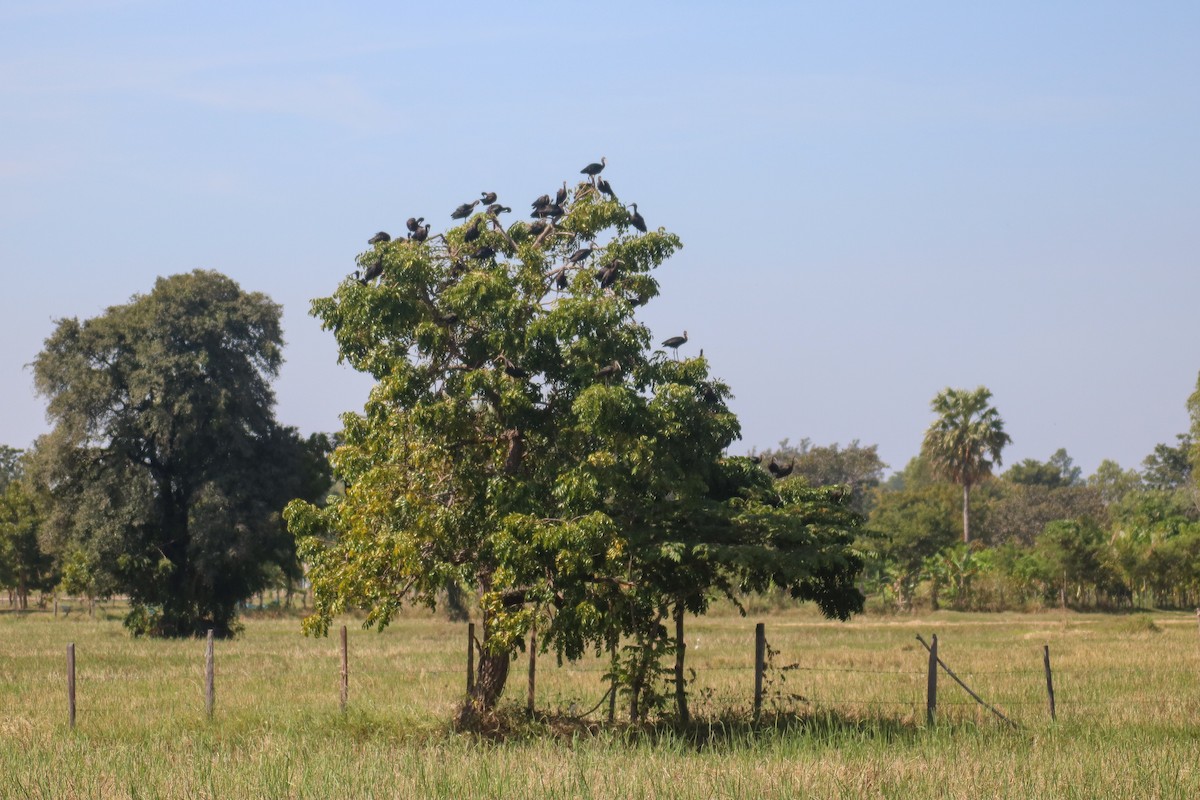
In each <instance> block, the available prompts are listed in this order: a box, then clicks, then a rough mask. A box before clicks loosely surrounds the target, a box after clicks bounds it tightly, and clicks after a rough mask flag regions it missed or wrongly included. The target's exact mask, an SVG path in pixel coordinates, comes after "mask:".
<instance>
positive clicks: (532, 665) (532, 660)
mask: <svg viewBox="0 0 1200 800" xmlns="http://www.w3.org/2000/svg"><path fill="white" fill-rule="evenodd" d="M536 672H537V628H532V629H530V631H529V698H528V699H527V700H526V701H525V713H526V714H528V715H529V716H531V717H532V716H533V697H534V685H535V684H534V681H535V680H536V678H535V674H536Z"/></svg>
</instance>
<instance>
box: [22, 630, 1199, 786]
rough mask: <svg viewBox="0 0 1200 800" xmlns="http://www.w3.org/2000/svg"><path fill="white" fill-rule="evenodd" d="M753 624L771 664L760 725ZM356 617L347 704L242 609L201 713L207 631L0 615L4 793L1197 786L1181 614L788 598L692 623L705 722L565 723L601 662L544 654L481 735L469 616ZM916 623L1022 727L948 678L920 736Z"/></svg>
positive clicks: (697, 694) (1191, 644) (326, 665)
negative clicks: (469, 688) (457, 725)
mask: <svg viewBox="0 0 1200 800" xmlns="http://www.w3.org/2000/svg"><path fill="white" fill-rule="evenodd" d="M760 620H761V621H764V622H765V623H766V626H767V638H768V640H769V641H770V643H771V646H772V648H774V649H775V650H776V651H778V654H777V655H776V656H775V657H774V658H773V660H772V669H770V670H769V671H768V697H767V701H766V704H765V711H766V713H765V714H764V716H763V719H762V720H761V722H760V723H759V724H758V725H755V724H753V722H752V720H751V715H750V710H751V705H752V692H753V673H752V660H753V652H754V622H756V621H760ZM346 622H347V623H348V624H349V625H350V672H351V675H350V707H349V710H348V711H347V713H345V714H343V713H341V712H340V711H339V707H338V686H339V677H338V673H339V656H338V644H337V637H336V636H332V637H330V638H328V639H306V638H304V637H303V636H302V635H301V634H300V633H299V632H298V621H297V620H296V619H295V618H267V617H258V618H250V619H248V620H246V631H245V634H244V635H243V636H242V637H241V638H240V639H238V640H236V641H232V642H218V643H217V646H216V665H217V666H216V672H217V687H216V713H215V715H214V718H213V719H212V720H209V719H207V718H206V716H205V713H204V692H203V675H204V658H203V656H204V642H203V641H196V640H190V641H165V642H164V641H151V640H133V639H130V638H129V637H128V636H127V634H126V633H125V631H124V630H123V629H122V628H121V626H120V623H119V621H117V620H116V619H115V617H114V618H112V619H95V620H93V619H89V618H87V617H81V616H79V615H78V614H75V615H72V616H71V617H70V618H68V619H62V618H59V619H57V620H56V619H54V618H53V616H52V615H50V614H46V613H33V614H28V615H16V614H11V613H0V797H38V798H77V797H102V798H109V797H117V798H122V797H130V798H134V797H137V798H152V797H195V798H242V797H245V798H258V797H295V798H322V797H338V798H347V797H414V798H418V797H420V798H424V797H434V798H437V797H448V798H455V799H456V800H465V798H494V797H522V798H525V797H530V798H543V797H564V798H567V797H570V798H575V797H597V798H601V797H603V798H639V797H645V798H652V797H680V798H709V797H731V798H740V797H745V798H759V797H779V798H783V797H787V798H794V797H807V796H815V797H906V798H907V797H962V798H968V797H970V798H977V797H1022V798H1029V797H1033V798H1042V797H1045V798H1050V797H1054V798H1061V797H1079V798H1093V797H1179V798H1192V797H1200V639H1198V636H1197V626H1196V620H1195V618H1194V617H1193V616H1192V615H1187V614H1162V613H1156V614H1154V615H1153V616H1152V617H1150V618H1148V619H1147V620H1143V619H1140V618H1136V617H1126V616H1102V615H1074V614H1067V615H1062V614H1058V613H1055V614H1044V615H1020V614H994V615H982V614H979V615H976V614H954V613H948V612H939V613H937V614H932V615H928V616H924V617H918V618H910V617H865V618H860V619H857V620H855V621H853V622H851V623H848V624H839V623H830V622H826V621H823V620H821V619H820V618H819V617H816V616H814V615H813V613H812V612H811V611H807V610H803V609H800V610H785V611H779V610H770V609H766V608H762V609H757V610H755V612H754V613H752V615H751V616H750V617H749V618H741V617H739V616H736V615H734V614H731V613H717V614H714V615H713V616H711V617H709V618H707V619H705V620H695V621H689V627H688V640H689V651H688V658H689V666H692V667H694V668H695V669H696V671H697V678H696V681H695V684H694V685H693V710H694V712H695V713H696V714H697V715H698V717H699V718H700V721H699V722H698V723H697V724H695V725H693V726H691V727H690V728H688V729H686V730H681V729H678V728H675V727H672V726H671V725H669V724H659V725H654V726H650V727H647V728H644V729H638V730H631V729H628V728H626V727H624V726H620V725H618V726H616V727H613V728H610V727H608V726H606V725H604V724H602V722H603V711H604V709H605V708H606V707H605V706H602V707H601V710H600V711H598V712H597V713H596V714H594V715H592V716H591V717H590V718H589V719H588V720H575V719H571V718H570V712H571V710H572V709H575V710H576V711H580V710H584V711H585V710H587V709H589V708H591V707H592V706H593V705H595V703H596V701H598V700H599V699H600V698H601V696H602V695H603V693H604V690H605V688H606V687H605V686H604V685H603V683H602V681H601V677H600V676H601V671H602V669H603V665H602V664H600V663H598V662H588V663H584V664H579V665H564V666H562V667H559V666H558V665H557V664H556V662H555V659H554V657H553V656H552V655H542V656H541V657H540V658H539V661H538V667H539V672H538V709H539V712H540V714H541V715H542V717H541V719H540V720H539V721H535V722H531V723H521V722H517V723H514V724H513V725H512V726H511V728H510V729H509V730H508V733H507V735H506V736H505V737H493V738H483V737H479V736H472V735H463V734H456V733H454V732H452V731H451V730H450V727H449V724H448V723H449V720H450V719H451V717H452V716H453V713H454V709H455V707H456V704H457V702H458V700H459V699H460V697H461V694H462V691H463V688H464V682H465V676H464V663H463V662H464V661H465V649H466V646H465V626H463V625H453V624H450V623H446V622H443V621H441V620H437V619H433V618H430V617H427V616H422V615H412V616H409V617H406V618H403V619H401V620H399V621H397V623H396V624H394V625H393V626H392V627H391V628H389V629H388V630H387V631H385V632H384V633H382V634H379V633H376V632H374V631H363V630H362V629H361V628H360V627H359V625H358V623H357V622H356V621H354V620H346ZM1148 622H1149V623H1150V624H1148ZM917 633H921V634H922V635H923V636H924V637H925V638H926V640H928V638H929V635H930V634H932V633H937V634H938V637H939V654H940V655H941V656H942V658H943V660H944V661H945V662H946V663H947V664H948V665H949V666H950V668H951V669H953V670H954V671H955V672H956V673H957V674H959V675H960V676H961V677H962V678H963V679H964V680H966V681H967V682H968V684H969V685H971V686H972V688H973V689H975V690H976V691H977V692H978V693H980V694H981V695H982V696H983V697H984V699H986V700H988V701H989V702H991V703H993V704H995V705H997V706H999V707H1000V708H1001V709H1002V710H1003V711H1004V712H1005V713H1006V714H1007V715H1009V716H1011V717H1012V718H1013V719H1014V720H1015V721H1016V722H1018V724H1019V725H1020V726H1021V727H1020V728H1019V729H1018V730H1011V729H1009V728H1008V727H1007V726H1005V725H1003V724H1002V723H1000V722H998V721H997V720H996V719H995V718H994V717H992V716H991V715H990V714H989V713H988V712H987V711H985V710H983V709H980V708H979V707H978V706H976V705H975V704H974V703H973V702H972V701H971V700H970V698H968V697H967V695H966V694H965V693H964V692H963V691H962V690H961V689H959V688H958V687H957V686H955V685H954V684H953V683H952V682H951V681H950V680H949V678H947V677H946V676H944V675H942V676H940V677H939V686H940V694H939V713H938V722H937V724H936V725H935V726H934V727H933V728H927V727H926V725H925V709H924V697H925V684H926V674H925V669H926V664H927V655H926V653H925V651H924V649H923V648H922V647H921V645H920V644H919V643H918V642H917V641H916V638H915V637H916V634H917ZM68 642H74V643H75V644H76V652H77V662H78V668H77V669H78V674H77V681H78V722H77V726H76V729H75V730H74V731H71V730H70V729H69V728H68V727H67V713H66V689H65V677H64V668H65V649H66V645H67V643H68ZM1044 644H1048V645H1049V646H1050V654H1051V659H1052V664H1053V667H1054V671H1055V689H1056V695H1057V701H1058V721H1057V723H1052V722H1051V721H1050V719H1049V713H1048V709H1047V701H1046V691H1045V677H1044V673H1043V668H1042V646H1043V645H1044ZM789 664H795V665H796V668H794V669H790V670H783V669H781V667H783V666H785V665H789ZM526 669H527V662H526V660H525V657H524V656H522V657H521V658H519V659H518V660H517V661H516V662H515V663H514V665H513V671H512V674H511V676H510V679H509V687H508V692H507V701H506V702H507V703H508V704H509V706H508V716H509V718H510V719H513V720H519V719H520V718H521V715H520V711H519V709H521V708H523V707H524V699H525V687H526Z"/></svg>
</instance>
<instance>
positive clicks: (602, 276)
mask: <svg viewBox="0 0 1200 800" xmlns="http://www.w3.org/2000/svg"><path fill="white" fill-rule="evenodd" d="M618 263H619V262H614V263H612V264H609V265H608V266H607V267H604V268H603V269H601V270H600V271H599V272H597V273H596V278H597V279H599V281H600V288H601V289H607V288H608V287H610V286H612V285H613V284H614V283H616V282H617V273H618V270H617V264H618Z"/></svg>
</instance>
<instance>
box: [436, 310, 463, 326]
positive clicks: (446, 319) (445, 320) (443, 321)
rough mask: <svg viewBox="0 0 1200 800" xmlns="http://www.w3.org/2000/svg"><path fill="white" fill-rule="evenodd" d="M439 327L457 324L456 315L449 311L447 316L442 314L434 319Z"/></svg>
mask: <svg viewBox="0 0 1200 800" xmlns="http://www.w3.org/2000/svg"><path fill="white" fill-rule="evenodd" d="M435 319H436V320H437V323H438V324H439V325H453V324H454V323H456V322H458V314H455V313H454V312H453V311H451V312H450V313H449V314H442V315H441V316H438V317H436V318H435Z"/></svg>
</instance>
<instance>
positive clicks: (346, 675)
mask: <svg viewBox="0 0 1200 800" xmlns="http://www.w3.org/2000/svg"><path fill="white" fill-rule="evenodd" d="M349 700H350V652H349V649H348V647H347V645H346V626H345V625H343V626H342V693H341V709H342V713H345V712H346V703H347V702H349Z"/></svg>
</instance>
